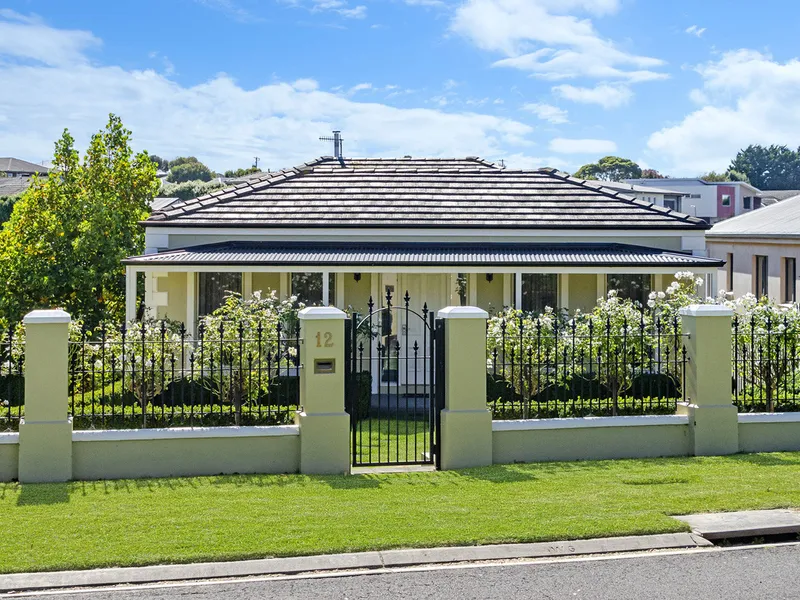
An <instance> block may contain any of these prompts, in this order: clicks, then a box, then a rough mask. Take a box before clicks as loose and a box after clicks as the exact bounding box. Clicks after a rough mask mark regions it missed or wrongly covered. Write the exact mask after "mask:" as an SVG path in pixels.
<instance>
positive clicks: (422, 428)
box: [351, 411, 431, 464]
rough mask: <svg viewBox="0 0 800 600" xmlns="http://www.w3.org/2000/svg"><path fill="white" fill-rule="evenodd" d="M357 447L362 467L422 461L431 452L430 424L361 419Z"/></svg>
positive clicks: (379, 418) (396, 420)
mask: <svg viewBox="0 0 800 600" xmlns="http://www.w3.org/2000/svg"><path fill="white" fill-rule="evenodd" d="M420 412H421V411H420ZM351 435H352V433H351ZM356 445H357V448H358V457H359V463H360V464H367V463H376V462H381V461H384V462H385V461H387V460H388V461H391V462H414V461H419V460H420V458H421V457H422V455H423V454H425V453H430V451H431V448H430V446H431V438H430V424H429V422H428V420H427V419H424V418H420V419H417V420H414V419H412V418H410V417H409V419H408V420H406V419H396V418H390V417H387V416H382V417H372V418H367V419H361V420H360V421H359V422H358V427H357V428H356Z"/></svg>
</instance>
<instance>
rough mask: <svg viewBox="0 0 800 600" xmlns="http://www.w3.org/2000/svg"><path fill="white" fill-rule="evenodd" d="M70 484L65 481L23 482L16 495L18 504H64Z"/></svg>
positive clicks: (67, 499) (66, 500) (67, 500)
mask: <svg viewBox="0 0 800 600" xmlns="http://www.w3.org/2000/svg"><path fill="white" fill-rule="evenodd" d="M69 492H70V485H69V484H67V483H23V484H22V485H21V486H20V489H19V496H17V505H18V506H36V505H44V504H66V503H67V502H69Z"/></svg>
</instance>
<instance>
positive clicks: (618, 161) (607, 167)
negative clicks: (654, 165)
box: [575, 156, 642, 181]
mask: <svg viewBox="0 0 800 600" xmlns="http://www.w3.org/2000/svg"><path fill="white" fill-rule="evenodd" d="M641 176H642V169H641V167H640V166H639V165H637V164H636V163H635V162H633V161H632V160H630V159H628V158H620V157H619V156H605V157H603V158H601V159H600V160H598V161H597V162H596V163H590V164H587V165H583V166H582V167H581V168H580V169H578V170H577V171H576V172H575V177H580V178H581V179H599V180H600V181H622V180H623V179H639V178H640V177H641Z"/></svg>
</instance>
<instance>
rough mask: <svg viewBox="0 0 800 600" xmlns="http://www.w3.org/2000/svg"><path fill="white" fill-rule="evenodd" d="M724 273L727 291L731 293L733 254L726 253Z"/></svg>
mask: <svg viewBox="0 0 800 600" xmlns="http://www.w3.org/2000/svg"><path fill="white" fill-rule="evenodd" d="M725 271H726V278H727V280H728V281H727V289H728V291H729V292H732V291H733V253H732V252H728V257H727V259H726V260H725Z"/></svg>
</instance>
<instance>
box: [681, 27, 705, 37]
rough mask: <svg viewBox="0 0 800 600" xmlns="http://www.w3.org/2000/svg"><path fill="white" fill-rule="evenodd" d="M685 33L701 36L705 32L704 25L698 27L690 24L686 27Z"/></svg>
mask: <svg viewBox="0 0 800 600" xmlns="http://www.w3.org/2000/svg"><path fill="white" fill-rule="evenodd" d="M685 32H686V33H688V34H689V35H696V36H697V37H703V34H704V33H705V32H706V28H705V27H698V26H697V25H692V26H691V27H687V28H686V31H685Z"/></svg>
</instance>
